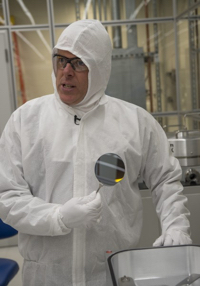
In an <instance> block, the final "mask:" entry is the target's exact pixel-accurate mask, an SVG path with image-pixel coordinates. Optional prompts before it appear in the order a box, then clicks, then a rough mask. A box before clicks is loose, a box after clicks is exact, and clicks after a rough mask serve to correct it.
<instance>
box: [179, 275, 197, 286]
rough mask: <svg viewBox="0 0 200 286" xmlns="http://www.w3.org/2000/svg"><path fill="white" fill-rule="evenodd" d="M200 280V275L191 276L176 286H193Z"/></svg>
mask: <svg viewBox="0 0 200 286" xmlns="http://www.w3.org/2000/svg"><path fill="white" fill-rule="evenodd" d="M199 278H200V274H190V275H189V276H188V277H187V278H185V279H184V280H182V281H181V282H179V283H178V284H176V286H182V285H191V284H192V283H193V282H194V281H196V280H197V279H199Z"/></svg>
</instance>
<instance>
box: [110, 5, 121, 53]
mask: <svg viewBox="0 0 200 286" xmlns="http://www.w3.org/2000/svg"><path fill="white" fill-rule="evenodd" d="M112 17H113V19H114V20H116V19H120V8H119V1H118V0H112ZM113 46H114V48H117V49H119V48H121V47H122V37H121V26H117V27H114V28H113Z"/></svg>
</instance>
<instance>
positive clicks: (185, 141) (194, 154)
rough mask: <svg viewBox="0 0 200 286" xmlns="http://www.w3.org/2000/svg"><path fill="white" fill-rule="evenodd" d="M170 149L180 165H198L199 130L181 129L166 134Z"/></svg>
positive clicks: (199, 151)
mask: <svg viewBox="0 0 200 286" xmlns="http://www.w3.org/2000/svg"><path fill="white" fill-rule="evenodd" d="M168 141H169V143H170V147H171V151H172V153H173V155H174V156H175V157H176V158H177V159H178V160H179V162H180V165H181V166H195V165H200V131H199V130H183V131H177V132H176V133H174V134H173V135H168Z"/></svg>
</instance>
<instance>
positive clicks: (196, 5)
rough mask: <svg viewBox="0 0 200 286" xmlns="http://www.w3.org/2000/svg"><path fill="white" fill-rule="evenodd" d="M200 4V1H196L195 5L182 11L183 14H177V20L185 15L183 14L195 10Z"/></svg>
mask: <svg viewBox="0 0 200 286" xmlns="http://www.w3.org/2000/svg"><path fill="white" fill-rule="evenodd" d="M199 5H200V2H198V3H195V4H194V5H192V6H190V8H188V9H187V10H185V11H184V12H182V13H181V14H179V15H178V16H176V15H175V18H176V20H179V19H180V18H182V17H183V15H186V14H188V13H189V12H190V11H192V10H194V9H195V8H196V7H198V6H199Z"/></svg>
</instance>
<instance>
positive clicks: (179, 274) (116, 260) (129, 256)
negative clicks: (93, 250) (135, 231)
mask: <svg viewBox="0 0 200 286" xmlns="http://www.w3.org/2000/svg"><path fill="white" fill-rule="evenodd" d="M108 264H109V268H110V272H111V273H112V282H113V285H114V286H119V285H120V284H119V282H118V281H119V279H120V278H122V277H124V276H126V277H131V278H132V279H133V281H134V283H135V285H136V286H152V285H153V286H161V285H162V286H164V285H168V286H175V285H184V284H180V283H183V281H188V283H192V285H193V286H197V285H199V280H198V276H197V275H200V274H199V273H200V247H199V246H194V245H184V246H171V247H157V248H155V247H154V248H149V249H148V248H147V249H134V250H125V251H121V252H117V253H114V254H113V255H111V256H110V257H109V258H108ZM191 273H193V274H197V275H191ZM120 286H121V285H120Z"/></svg>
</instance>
